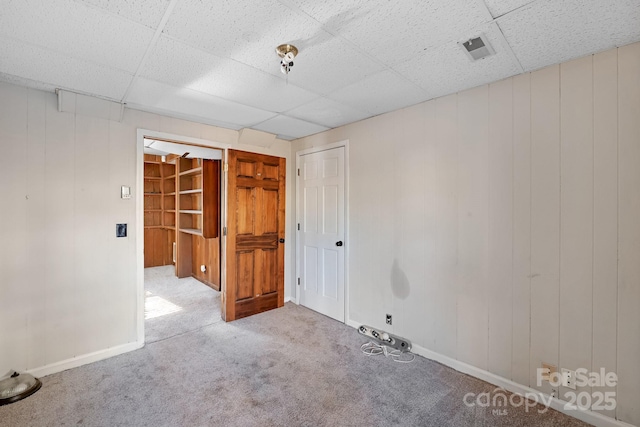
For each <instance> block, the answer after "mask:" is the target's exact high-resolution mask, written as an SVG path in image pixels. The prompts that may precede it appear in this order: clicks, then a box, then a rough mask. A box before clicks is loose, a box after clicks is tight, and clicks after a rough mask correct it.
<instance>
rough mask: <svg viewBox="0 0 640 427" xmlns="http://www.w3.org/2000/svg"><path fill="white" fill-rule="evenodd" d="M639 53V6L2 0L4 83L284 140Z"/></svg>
mask: <svg viewBox="0 0 640 427" xmlns="http://www.w3.org/2000/svg"><path fill="white" fill-rule="evenodd" d="M479 35H484V36H485V37H486V39H487V40H488V41H489V43H491V45H492V46H493V48H494V50H495V51H496V54H495V55H492V56H489V57H487V58H484V59H481V60H479V61H475V62H472V61H470V60H469V58H468V57H467V56H466V55H465V53H464V52H463V51H462V48H461V47H460V43H462V42H465V41H467V40H469V39H471V38H475V37H478V36H479ZM638 40H640V1H639V0H533V1H531V0H446V1H445V0H413V1H408V0H403V1H390V0H353V1H340V0H325V1H318V0H139V1H134V0H118V1H116V0H47V1H41V0H0V80H2V81H7V82H11V83H17V84H22V85H26V86H30V87H36V88H38V89H44V90H54V89H55V88H62V89H66V90H70V91H74V92H78V93H83V94H88V95H93V96H98V97H101V98H105V99H109V100H115V101H118V102H123V103H126V104H127V106H129V107H131V108H136V109H141V110H145V111H152V112H157V113H161V114H166V115H169V116H174V117H179V118H185V119H189V120H194V121H198V122H202V123H209V124H213V125H218V126H223V127H226V128H231V129H242V128H250V129H255V130H260V131H265V132H269V133H273V134H276V135H278V137H280V138H283V139H295V138H299V137H303V136H306V135H310V134H314V133H317V132H321V131H323V130H326V129H330V128H334V127H338V126H341V125H344V124H347V123H351V122H355V121H358V120H362V119H365V118H367V117H371V116H375V115H378V114H382V113H385V112H388V111H392V110H396V109H399V108H403V107H406V106H409V105H413V104H416V103H419V102H422V101H426V100H429V99H432V98H436V97H439V96H443V95H447V94H450V93H455V92H458V91H461V90H464V89H468V88H471V87H475V86H478V85H482V84H485V83H489V82H493V81H497V80H500V79H504V78H506V77H509V76H513V75H515V74H519V73H522V72H527V71H532V70H536V69H539V68H542V67H545V66H547V65H551V64H556V63H559V62H563V61H567V60H570V59H573V58H577V57H581V56H584V55H588V54H592V53H595V52H599V51H602V50H605V49H609V48H612V47H615V46H622V45H625V44H629V43H632V42H636V41H638ZM282 43H291V44H294V45H296V46H297V47H298V49H299V50H300V53H299V54H298V56H297V57H296V59H295V61H294V66H293V68H292V70H291V73H290V74H289V75H288V76H285V75H284V74H282V73H281V72H280V64H279V59H280V58H279V57H278V56H277V55H276V54H275V51H274V49H275V47H276V46H278V45H279V44H282Z"/></svg>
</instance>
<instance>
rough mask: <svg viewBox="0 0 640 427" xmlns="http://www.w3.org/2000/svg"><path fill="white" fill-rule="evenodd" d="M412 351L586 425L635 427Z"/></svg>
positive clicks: (425, 352) (437, 355) (430, 353)
mask: <svg viewBox="0 0 640 427" xmlns="http://www.w3.org/2000/svg"><path fill="white" fill-rule="evenodd" d="M411 351H412V352H413V353H415V354H419V355H420V356H423V357H426V358H427V359H431V360H434V361H436V362H439V363H442V364H443V365H446V366H448V367H450V368H453V369H455V370H456V371H459V372H462V373H465V374H468V375H471V376H473V377H476V378H478V379H481V380H483V381H486V382H488V383H490V384H493V385H496V386H498V387H501V388H503V389H505V390H507V391H510V392H512V393H516V394H519V395H522V396H525V395H529V396H531V395H537V396H538V397H539V399H537V401H538V402H549V401H551V405H550V406H551V408H553V409H555V410H556V411H558V412H562V413H563V414H566V415H569V416H570V417H573V418H577V419H579V420H580V421H584V422H586V423H589V424H592V425H594V426H597V427H633V426H632V425H631V424H627V423H625V422H623V421H618V420H616V419H613V418H611V417H607V416H605V415H602V414H600V413H598V412H594V411H591V410H584V409H583V410H571V409H565V404H566V403H567V402H565V401H564V400H560V399H555V398H551V397H550V396H549V395H547V394H544V393H542V392H540V391H539V390H535V389H533V388H531V387H528V386H525V385H522V384H519V383H516V382H513V381H511V380H508V379H506V378H503V377H501V376H499V375H495V374H492V373H491V372H488V371H485V370H484V369H480V368H476V367H475V366H472V365H468V364H466V363H464V362H460V361H459V360H455V359H452V358H450V357H448V356H444V355H442V354H440V353H436V352H434V351H431V350H428V349H426V348H424V347H421V346H419V345H415V344H413V345H412V349H411Z"/></svg>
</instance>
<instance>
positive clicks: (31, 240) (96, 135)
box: [0, 83, 295, 373]
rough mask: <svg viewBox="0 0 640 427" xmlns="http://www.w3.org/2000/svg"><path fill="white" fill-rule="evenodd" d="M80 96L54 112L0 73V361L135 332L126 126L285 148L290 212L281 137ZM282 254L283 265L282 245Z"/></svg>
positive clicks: (61, 365) (101, 348)
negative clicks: (101, 109)
mask: <svg viewBox="0 0 640 427" xmlns="http://www.w3.org/2000/svg"><path fill="white" fill-rule="evenodd" d="M82 99H83V103H82V104H81V103H80V102H78V103H77V104H76V105H75V111H76V113H70V112H59V111H58V106H57V98H56V95H55V94H53V93H47V92H43V91H38V90H33V89H27V88H25V87H20V86H15V85H10V84H5V83H0V152H1V153H2V158H3V161H2V166H0V182H1V183H2V184H1V185H0V223H1V224H2V227H0V242H2V244H1V245H0V373H4V372H7V371H8V370H9V369H17V370H20V371H26V370H31V371H37V372H41V373H50V372H55V371H57V370H60V369H65V368H68V367H70V366H75V365H76V362H75V361H76V360H81V359H82V360H85V363H86V361H91V360H96V359H99V358H103V357H107V356H108V355H112V354H115V353H117V352H118V351H119V352H122V351H126V349H133V348H135V345H134V346H128V344H131V343H133V344H136V343H140V342H142V341H141V340H142V338H143V337H138V336H137V326H138V325H137V320H138V317H137V310H138V307H139V304H138V301H137V283H136V268H137V267H138V266H136V223H135V221H136V205H135V200H134V199H131V200H121V199H120V186H121V185H130V186H131V187H132V191H133V194H134V197H135V195H136V191H137V189H136V188H135V186H136V167H137V165H136V138H137V129H138V128H143V129H147V130H152V131H160V132H166V133H171V134H175V135H182V136H186V137H194V138H202V139H205V140H211V141H216V142H222V143H227V144H230V145H231V146H232V147H233V148H236V149H240V150H245V151H255V152H261V153H266V154H271V155H275V156H280V157H286V158H287V159H288V161H289V173H288V174H287V175H288V176H287V181H288V182H287V211H288V212H292V204H291V203H292V200H293V198H292V194H291V192H292V191H293V185H292V184H291V180H292V177H293V176H294V175H295V174H294V173H293V170H294V169H293V168H294V162H291V161H290V159H289V155H290V143H289V142H288V141H282V140H276V141H275V142H274V144H273V145H272V146H271V147H270V148H265V147H258V146H252V145H247V144H239V143H238V132H237V131H233V130H228V129H222V128H218V127H215V126H208V125H202V124H199V123H193V122H188V121H184V120H179V119H174V118H170V117H164V116H159V115H156V114H151V113H145V112H141V111H136V110H130V109H125V114H124V119H123V121H122V122H117V121H110V120H107V119H104V118H96V117H92V116H91V111H94V110H95V108H94V107H95V105H92V103H99V102H104V101H100V100H97V99H95V98H90V97H83V98H82ZM293 217H294V216H293V215H287V231H288V232H289V233H291V232H293V221H292V218H293ZM116 223H127V224H128V237H127V238H119V239H118V238H116V237H115V228H116V226H115V225H116ZM285 257H286V261H285V264H286V265H287V266H288V265H289V264H288V263H289V260H290V259H292V252H291V248H290V245H287V248H286V249H285ZM140 268H142V266H140ZM286 269H287V273H286V275H285V276H286V278H285V292H286V293H287V295H290V292H291V280H292V277H293V274H294V272H293V269H291V268H290V267H287V268H286ZM118 348H120V349H123V350H114V349H118ZM114 352H115V353H114Z"/></svg>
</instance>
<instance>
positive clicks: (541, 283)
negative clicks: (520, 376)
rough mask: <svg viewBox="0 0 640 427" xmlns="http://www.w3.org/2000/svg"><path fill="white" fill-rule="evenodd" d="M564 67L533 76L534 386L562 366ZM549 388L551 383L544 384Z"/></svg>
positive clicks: (545, 389)
mask: <svg viewBox="0 0 640 427" xmlns="http://www.w3.org/2000/svg"><path fill="white" fill-rule="evenodd" d="M559 69H560V67H559V66H552V67H548V68H545V69H543V70H540V71H536V72H534V73H532V74H531V358H530V369H529V375H530V376H531V379H530V385H531V386H532V387H534V388H538V389H540V390H542V391H544V392H550V389H549V388H548V387H538V386H537V384H536V369H537V368H539V367H541V364H542V362H546V363H552V364H555V365H557V364H558V334H559V331H558V319H559V313H558V312H559V290H560V278H559V275H560V96H559V89H560V87H559V83H560V82H559ZM544 385H547V386H548V384H543V386H544Z"/></svg>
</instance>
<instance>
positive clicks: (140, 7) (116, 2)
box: [78, 0, 170, 30]
mask: <svg viewBox="0 0 640 427" xmlns="http://www.w3.org/2000/svg"><path fill="white" fill-rule="evenodd" d="M78 1H81V2H83V3H86V4H90V5H92V6H95V7H98V8H100V9H104V10H107V11H109V12H111V13H115V14H116V15H120V16H122V17H123V18H126V19H129V20H131V21H133V22H137V23H138V24H142V25H145V26H147V27H149V28H153V29H154V30H155V29H156V28H157V27H158V24H160V21H161V20H162V17H163V16H164V13H165V11H166V10H167V7H168V6H169V3H170V0H78Z"/></svg>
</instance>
